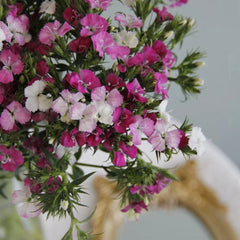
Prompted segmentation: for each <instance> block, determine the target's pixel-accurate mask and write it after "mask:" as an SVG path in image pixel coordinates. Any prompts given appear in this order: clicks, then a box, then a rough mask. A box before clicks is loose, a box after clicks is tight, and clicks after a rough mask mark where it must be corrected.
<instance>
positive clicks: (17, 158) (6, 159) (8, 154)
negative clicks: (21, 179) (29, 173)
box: [0, 145, 24, 172]
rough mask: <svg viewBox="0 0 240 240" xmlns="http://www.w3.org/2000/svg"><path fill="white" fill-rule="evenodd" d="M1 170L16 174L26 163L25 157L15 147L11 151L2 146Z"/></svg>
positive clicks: (0, 153) (0, 146) (0, 155)
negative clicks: (19, 167)
mask: <svg viewBox="0 0 240 240" xmlns="http://www.w3.org/2000/svg"><path fill="white" fill-rule="evenodd" d="M0 161H1V168H2V169H3V170H5V171H10V172H14V171H15V170H16V169H17V168H18V166H20V165H22V164H23V162H24V159H23V156H22V154H21V152H20V151H18V150H17V149H16V148H15V147H14V146H12V147H10V148H9V149H8V148H6V146H4V145H0Z"/></svg>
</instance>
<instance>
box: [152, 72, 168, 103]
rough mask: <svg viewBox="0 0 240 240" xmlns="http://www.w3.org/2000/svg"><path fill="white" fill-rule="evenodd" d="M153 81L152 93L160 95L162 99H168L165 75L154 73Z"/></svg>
mask: <svg viewBox="0 0 240 240" xmlns="http://www.w3.org/2000/svg"><path fill="white" fill-rule="evenodd" d="M154 77H155V79H156V80H157V82H156V85H155V89H154V92H155V93H156V94H162V96H163V99H165V98H166V97H168V89H167V87H166V83H167V82H168V78H167V76H166V74H164V73H158V72H157V73H155V74H154Z"/></svg>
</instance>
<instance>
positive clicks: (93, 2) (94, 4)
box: [85, 0, 111, 11]
mask: <svg viewBox="0 0 240 240" xmlns="http://www.w3.org/2000/svg"><path fill="white" fill-rule="evenodd" d="M85 2H87V3H89V4H90V7H91V8H100V9H102V10H105V11H106V10H107V8H108V6H109V5H110V3H111V0H85Z"/></svg>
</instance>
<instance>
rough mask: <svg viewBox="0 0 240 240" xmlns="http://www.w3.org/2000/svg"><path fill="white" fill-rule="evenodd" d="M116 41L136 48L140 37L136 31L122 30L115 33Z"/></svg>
mask: <svg viewBox="0 0 240 240" xmlns="http://www.w3.org/2000/svg"><path fill="white" fill-rule="evenodd" d="M114 38H115V41H116V43H117V44H118V45H120V46H127V47H129V48H135V47H136V46H137V45H138V38H137V37H136V32H127V31H126V30H122V31H121V32H119V33H116V34H115V35H114Z"/></svg>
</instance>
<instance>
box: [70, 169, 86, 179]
mask: <svg viewBox="0 0 240 240" xmlns="http://www.w3.org/2000/svg"><path fill="white" fill-rule="evenodd" d="M72 173H73V174H72V175H71V177H72V179H73V180H76V179H78V178H79V177H82V176H83V175H84V171H83V170H82V169H81V168H79V167H78V166H76V165H73V166H72Z"/></svg>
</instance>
